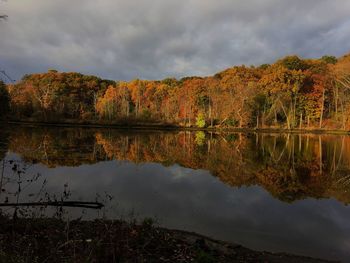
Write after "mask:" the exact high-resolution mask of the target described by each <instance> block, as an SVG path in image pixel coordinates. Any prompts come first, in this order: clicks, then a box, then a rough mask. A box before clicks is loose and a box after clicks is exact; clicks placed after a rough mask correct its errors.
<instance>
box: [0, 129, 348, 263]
mask: <svg viewBox="0 0 350 263" xmlns="http://www.w3.org/2000/svg"><path fill="white" fill-rule="evenodd" d="M0 160H1V163H0V165H1V168H0V171H2V172H1V175H0V176H1V181H0V183H1V185H2V191H1V192H0V203H4V202H10V203H11V202H37V201H42V200H48V199H50V200H61V199H64V200H81V201H96V200H98V201H100V202H103V203H105V204H106V207H105V208H104V209H103V210H101V211H96V210H89V209H67V210H65V211H64V212H63V213H65V216H68V217H70V218H74V217H80V216H82V217H83V218H85V219H93V218H94V217H101V216H105V217H107V218H125V219H129V218H136V219H138V218H139V219H142V218H145V217H151V218H155V219H156V221H157V222H158V224H159V225H160V226H163V227H167V228H172V229H182V230H187V231H193V232H197V233H199V234H203V235H207V236H210V237H213V238H215V239H220V240H226V241H231V242H234V243H239V244H242V245H243V246H246V247H249V248H251V249H255V250H267V251H274V252H289V253H294V254H301V255H307V256H313V257H321V258H328V259H341V260H343V261H348V259H349V258H350V224H349V222H350V208H349V206H348V204H349V202H350V137H348V136H340V135H315V134H281V133H276V134H268V133H214V132H212V133H205V132H203V131H197V132H195V131H146V130H117V129H92V128H57V127H51V128H50V127H47V128H43V127H21V126H8V127H2V128H1V129H0ZM19 171H20V172H19ZM19 189H20V190H19ZM2 211H3V212H4V213H7V212H9V211H11V208H8V207H7V208H2ZM51 212H52V213H53V212H55V211H51ZM56 212H57V211H56ZM30 213H36V214H37V215H38V214H40V213H49V212H43V211H41V210H35V209H34V210H30V211H29V210H24V211H23V216H29V215H30Z"/></svg>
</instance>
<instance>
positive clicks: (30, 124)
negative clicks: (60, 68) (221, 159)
mask: <svg viewBox="0 0 350 263" xmlns="http://www.w3.org/2000/svg"><path fill="white" fill-rule="evenodd" d="M1 123H5V124H9V125H18V126H28V127H63V128H98V129H120V130H144V131H145V130H146V131H147V130H164V131H204V132H232V133H289V134H320V135H321V134H330V135H350V131H347V130H334V129H319V128H312V129H283V128H238V127H231V128H230V127H206V128H198V127H185V126H179V125H172V124H157V123H139V124H137V123H136V124H130V125H127V124H124V123H123V124H107V123H106V124H100V123H91V122H85V123H79V122H77V123H74V122H43V121H27V120H3V121H0V124H1Z"/></svg>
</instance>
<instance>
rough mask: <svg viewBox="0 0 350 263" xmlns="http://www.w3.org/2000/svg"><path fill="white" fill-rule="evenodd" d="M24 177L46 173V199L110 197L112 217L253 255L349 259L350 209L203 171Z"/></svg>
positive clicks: (126, 168)
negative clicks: (283, 196)
mask: <svg viewBox="0 0 350 263" xmlns="http://www.w3.org/2000/svg"><path fill="white" fill-rule="evenodd" d="M30 172H31V173H36V172H40V173H42V174H43V175H44V177H45V178H46V179H47V180H48V185H47V187H46V190H48V191H49V192H50V193H58V194H59V193H62V191H63V185H64V184H65V183H68V185H69V189H70V190H71V192H72V194H73V197H72V198H73V199H74V198H75V199H83V200H85V201H93V200H95V196H96V193H99V194H103V193H105V192H107V193H108V194H111V195H112V196H113V197H114V199H113V200H112V203H111V205H112V207H114V208H115V209H114V210H112V211H110V216H113V217H117V218H118V217H120V216H122V215H123V216H125V215H126V214H127V213H129V212H131V211H134V212H135V214H136V215H137V216H139V217H146V216H147V217H156V218H157V219H158V220H159V223H160V224H161V225H162V226H165V227H168V228H176V229H184V230H188V231H195V232H198V233H201V234H205V235H208V236H211V237H214V238H217V239H222V240H228V241H232V242H236V243H240V244H243V245H245V246H247V247H250V248H253V249H258V250H270V251H280V252H292V253H296V254H304V255H310V256H316V257H328V258H333V259H334V258H343V259H344V260H346V259H347V258H348V257H349V258H350V252H349V251H350V225H349V224H348V221H349V219H350V209H349V208H348V207H346V206H344V205H343V204H341V203H339V202H337V201H336V200H332V199H329V200H314V199H307V200H303V201H298V202H295V203H293V204H288V203H283V202H281V201H279V200H276V199H274V198H273V197H271V196H270V195H269V194H268V193H267V192H266V191H265V190H263V189H262V188H260V187H242V188H232V187H229V186H226V185H225V184H223V183H222V182H221V181H219V180H218V179H216V178H215V177H213V176H211V175H210V174H209V172H207V171H204V170H192V169H187V168H183V167H180V166H178V165H174V166H170V167H164V166H162V165H160V164H155V163H147V164H139V165H136V164H134V163H131V162H127V161H109V162H100V163H97V164H94V165H82V166H80V167H76V168H70V167H59V168H55V169H48V168H46V167H45V166H43V165H35V166H34V167H32V168H31V169H30ZM34 188H35V187H34ZM34 188H32V189H28V191H35V189H34Z"/></svg>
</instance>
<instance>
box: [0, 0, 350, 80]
mask: <svg viewBox="0 0 350 263" xmlns="http://www.w3.org/2000/svg"><path fill="white" fill-rule="evenodd" d="M0 11H1V12H0V13H6V14H8V16H9V19H8V21H1V22H0V68H3V69H6V70H7V71H8V72H9V73H11V74H12V75H13V76H14V77H15V78H20V77H21V76H22V75H23V74H25V73H32V72H43V71H46V70H47V69H48V68H56V69H58V70H61V71H79V72H83V73H87V74H95V75H98V76H101V77H105V78H110V79H123V80H129V79H132V78H135V77H139V78H145V79H161V78H164V77H167V76H175V77H182V76H186V75H208V74H213V73H215V72H217V71H220V70H222V69H224V68H226V67H229V66H232V65H237V64H247V65H250V64H255V65H256V64H261V63H270V62H273V61H274V60H276V59H277V58H278V57H281V56H284V55H286V54H299V55H301V56H304V57H319V56H322V55H324V54H332V55H336V56H340V55H342V54H343V53H346V52H348V51H349V46H348V43H349V42H350V34H349V33H350V19H349V13H350V1H347V0H307V1H305V0H294V1H287V0H250V1H240V0H218V1H211V0H177V1H172V0H169V1H164V0H152V1H151V0H142V1H141V0H138V1H136V0H128V1H126V0H84V1H77V0H60V1H47V0H8V1H6V2H3V1H1V2H0Z"/></svg>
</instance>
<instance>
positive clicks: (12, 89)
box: [0, 54, 350, 130]
mask: <svg viewBox="0 0 350 263" xmlns="http://www.w3.org/2000/svg"><path fill="white" fill-rule="evenodd" d="M0 113H1V118H3V119H5V120H13V121H35V122H55V123H60V122H62V123H64V122H69V123H87V124H102V125H104V124H105V125H133V124H138V125H142V124H158V125H172V126H177V127H198V128H208V127H212V128H256V129H262V128H270V129H288V130H290V129H333V130H349V129H350V117H349V116H350V114H349V113H350V54H348V55H345V56H343V57H341V58H336V57H334V56H323V57H322V58H320V59H301V58H299V57H298V56H295V55H293V56H287V57H284V58H282V59H279V60H278V61H276V62H275V63H273V64H263V65H260V66H258V67H255V66H249V67H248V66H244V65H242V66H234V67H232V68H228V69H226V70H224V71H222V72H219V73H217V74H215V75H213V76H208V77H196V76H193V77H185V78H182V79H175V78H166V79H163V80H141V79H134V80H131V81H128V82H126V81H113V80H104V79H101V78H99V77H95V76H87V75H83V74H80V73H75V72H70V73H61V72H58V71H56V70H49V71H48V72H46V73H40V74H31V75H25V76H24V77H23V78H22V79H21V80H20V81H19V82H17V83H15V84H5V83H3V82H0Z"/></svg>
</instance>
